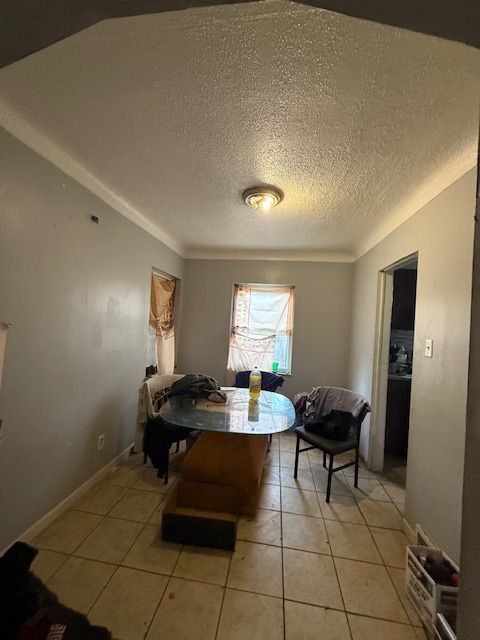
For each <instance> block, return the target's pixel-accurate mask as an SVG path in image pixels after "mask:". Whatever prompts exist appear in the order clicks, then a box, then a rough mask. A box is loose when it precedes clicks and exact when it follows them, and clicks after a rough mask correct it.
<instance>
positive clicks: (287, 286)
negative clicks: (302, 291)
mask: <svg viewBox="0 0 480 640" xmlns="http://www.w3.org/2000/svg"><path fill="white" fill-rule="evenodd" d="M236 287H247V288H250V289H272V288H278V289H291V290H292V293H293V313H292V333H291V335H290V336H288V337H289V338H290V339H289V341H288V362H287V364H288V370H287V369H285V370H284V369H280V368H279V369H278V371H277V373H278V374H279V375H282V376H291V375H293V373H292V365H293V335H294V331H295V302H296V295H295V294H296V287H295V285H294V284H277V283H269V282H263V283H260V282H234V283H233V285H232V295H231V304H230V325H229V333H228V340H229V342H228V351H229V350H230V336H231V335H232V331H233V322H234V314H235V303H236V297H235V291H236ZM228 351H227V359H228Z"/></svg>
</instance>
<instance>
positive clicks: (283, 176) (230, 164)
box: [0, 0, 479, 259]
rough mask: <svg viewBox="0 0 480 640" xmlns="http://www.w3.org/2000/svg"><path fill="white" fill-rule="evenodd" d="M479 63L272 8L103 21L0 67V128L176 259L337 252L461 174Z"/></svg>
mask: <svg viewBox="0 0 480 640" xmlns="http://www.w3.org/2000/svg"><path fill="white" fill-rule="evenodd" d="M478 62H479V52H478V51H475V50H473V49H469V48H467V47H465V46H464V45H460V44H456V43H451V42H447V41H442V40H439V39H434V38H430V37H428V36H423V35H419V34H414V33H409V32H406V31H399V30H396V29H394V28H391V27H385V26H382V25H376V24H372V23H368V22H363V21H360V20H356V19H354V18H348V17H345V16H340V15H337V14H334V13H330V12H327V11H321V10H318V9H313V8H308V7H304V6H301V5H296V4H291V3H287V2H281V1H277V0H275V1H272V2H266V3H258V4H256V3H254V4H247V5H233V6H229V7H215V8H208V9H199V10H189V11H185V12H180V13H171V14H169V13H164V14H158V15H148V16H141V17H135V18H124V19H116V20H109V21H106V22H102V23H99V24H98V25H96V26H94V27H91V28H89V29H87V30H85V31H83V32H81V33H79V34H77V35H74V36H72V37H70V38H67V39H66V40H63V41H62V42H59V43H57V44H55V45H53V46H51V47H49V48H48V49H45V50H43V51H41V52H39V53H36V54H34V55H32V56H30V57H29V58H26V59H24V60H22V61H20V62H18V63H15V64H13V65H11V66H9V67H6V68H5V69H3V70H1V71H0V124H2V125H3V126H4V127H5V128H6V129H7V130H9V131H11V132H12V133H13V134H14V135H16V136H17V137H18V138H20V139H21V140H23V141H24V142H25V143H26V144H28V145H29V146H30V147H32V148H33V149H35V150H36V151H38V152H39V153H41V154H42V155H44V156H45V157H46V158H48V159H49V160H50V161H52V162H53V163H54V164H56V165H57V166H58V167H60V168H61V169H62V170H63V171H65V172H66V173H67V174H69V175H71V176H72V177H74V178H76V179H77V180H78V181H79V182H81V183H82V184H84V185H85V186H86V187H87V188H89V189H90V190H91V191H93V192H94V193H96V194H97V195H99V196H100V197H101V198H103V199H104V200H105V201H107V202H108V203H110V204H112V205H113V206H114V207H115V208H116V209H118V210H119V211H120V212H121V213H123V214H124V215H126V216H127V217H129V218H130V219H132V220H134V221H135V222H137V223H138V224H140V225H141V226H142V227H143V228H145V229H147V230H148V231H150V232H151V233H153V234H154V235H156V236H157V237H159V238H160V239H162V240H164V241H165V242H167V244H169V245H170V246H172V247H173V248H175V249H176V250H177V251H179V252H181V253H182V254H183V255H189V256H213V255H217V256H227V255H229V256H238V257H246V256H251V257H258V256H263V257H298V258H304V259H316V258H322V257H323V258H328V257H330V258H331V259H334V258H345V259H347V258H348V256H350V255H359V254H360V253H362V252H363V251H365V250H366V249H367V248H369V247H370V246H372V245H373V244H374V243H375V242H376V241H378V240H379V239H381V238H382V237H383V236H385V235H386V234H387V233H389V232H390V231H391V230H392V229H393V228H395V227H396V226H397V225H398V224H400V223H401V222H403V221H404V220H405V219H407V218H408V217H409V216H410V215H412V213H414V212H415V211H416V210H418V209H419V208H420V207H421V206H423V205H424V204H425V203H426V202H428V201H429V200H430V199H431V198H432V197H434V196H435V195H437V194H438V193H439V192H440V191H441V190H443V189H444V188H446V187H447V186H448V185H449V184H450V183H451V182H453V181H454V180H456V179H458V178H459V177H460V176H461V175H463V174H464V173H465V172H466V171H467V170H469V169H470V168H471V167H473V166H474V164H475V162H476V140H477V127H478V98H477V96H478V79H479V78H478ZM262 183H269V184H274V185H276V186H278V187H280V188H281V189H282V190H283V191H284V193H285V199H284V201H283V202H282V203H281V204H280V205H279V206H278V207H277V208H276V209H274V210H273V211H271V212H270V213H268V214H260V213H258V212H254V211H252V210H250V209H248V208H247V207H245V206H244V205H243V204H242V201H241V193H242V191H243V190H244V189H245V188H247V187H250V186H254V185H256V184H262Z"/></svg>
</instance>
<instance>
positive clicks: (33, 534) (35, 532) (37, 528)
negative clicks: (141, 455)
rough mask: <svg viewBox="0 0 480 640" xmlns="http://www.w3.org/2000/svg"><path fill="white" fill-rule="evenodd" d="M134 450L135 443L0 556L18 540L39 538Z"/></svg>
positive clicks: (38, 521) (21, 535)
mask: <svg viewBox="0 0 480 640" xmlns="http://www.w3.org/2000/svg"><path fill="white" fill-rule="evenodd" d="M132 448H133V443H132V444H131V445H129V446H128V447H127V448H126V449H125V450H124V451H122V453H120V454H119V455H118V456H116V457H115V458H113V459H112V460H110V462H109V463H108V464H106V465H105V466H104V467H102V468H101V469H100V470H99V471H97V472H96V473H95V474H94V475H93V476H92V477H91V478H89V479H88V480H86V481H85V482H84V483H83V484H81V485H80V486H79V487H78V488H77V489H75V491H74V492H73V493H71V494H70V495H69V496H67V497H66V498H65V499H64V500H62V501H61V502H60V503H59V504H57V506H56V507H54V508H53V509H52V510H51V511H49V512H48V513H47V514H45V515H44V516H43V517H41V518H40V520H37V522H35V523H34V524H32V526H31V527H29V528H28V529H27V530H26V531H24V532H23V533H21V534H20V535H19V536H18V538H16V540H12V542H11V543H10V544H9V545H7V546H6V547H5V549H3V550H2V551H0V556H2V555H3V554H4V553H5V551H6V550H7V549H9V548H10V547H11V546H12V544H14V543H15V542H17V541H18V540H22V542H30V541H31V540H32V539H33V538H35V537H36V536H38V534H39V533H41V532H42V531H43V530H44V529H46V528H47V527H48V526H49V525H50V524H51V523H52V522H53V521H54V520H56V519H57V518H58V517H59V516H61V515H62V513H64V512H65V511H68V509H70V507H71V506H72V505H73V504H74V503H75V502H77V500H79V499H80V498H81V497H82V496H83V495H84V494H85V493H87V491H88V490H89V489H91V488H92V487H93V486H95V485H96V484H97V483H98V482H100V480H102V478H104V477H105V476H106V475H108V474H109V473H110V472H111V471H112V470H113V469H114V468H115V467H116V466H117V465H118V464H119V463H120V462H122V460H125V459H126V458H128V455H129V453H130V451H131V450H132Z"/></svg>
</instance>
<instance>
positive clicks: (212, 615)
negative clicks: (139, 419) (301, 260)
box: [33, 434, 426, 640]
mask: <svg viewBox="0 0 480 640" xmlns="http://www.w3.org/2000/svg"><path fill="white" fill-rule="evenodd" d="M294 446H295V438H294V436H292V435H291V434H284V435H281V436H276V437H275V438H274V441H273V443H272V448H271V451H270V453H269V454H268V460H267V464H266V465H265V469H264V475H263V483H262V487H261V494H260V498H259V509H258V510H257V514H256V516H255V517H254V518H242V519H241V520H240V523H239V529H238V542H237V548H236V551H235V552H234V553H230V552H226V551H218V550H212V549H203V548H197V547H191V546H186V545H185V546H183V545H178V544H170V543H165V542H162V540H161V537H160V525H161V514H162V508H163V505H164V503H165V500H166V496H167V494H168V492H169V491H170V490H171V489H172V487H173V486H174V484H175V480H176V474H175V471H173V473H172V474H171V481H170V483H169V484H168V485H167V486H165V485H164V484H163V482H162V481H159V480H158V479H157V478H156V476H155V472H154V471H153V470H152V469H151V468H149V467H148V466H144V465H143V464H142V459H141V456H139V455H135V456H131V457H130V458H129V460H128V461H127V463H126V464H125V465H123V466H122V467H120V468H118V469H117V470H115V471H114V472H113V473H111V474H110V475H109V476H108V477H107V478H105V479H104V480H103V481H102V482H101V483H99V484H98V485H97V486H96V487H94V488H93V489H92V490H91V491H90V492H89V493H88V494H87V495H85V496H84V497H82V498H81V500H79V501H78V502H77V503H76V504H75V505H74V507H73V508H72V509H71V510H70V511H68V512H67V513H65V514H64V515H62V516H61V517H60V518H59V519H58V520H57V521H55V522H54V523H53V524H52V525H50V527H49V528H48V529H46V530H45V531H43V532H42V533H41V534H40V535H39V536H38V538H37V539H36V540H35V541H34V544H35V545H36V546H37V547H38V548H39V549H40V553H39V555H38V557H37V559H36V560H35V563H34V567H33V569H34V571H36V572H37V574H38V575H39V576H40V577H41V578H42V579H43V580H45V581H46V582H47V583H48V585H49V586H50V588H51V589H52V590H54V591H55V592H56V593H57V594H58V596H59V598H60V599H61V600H62V601H63V602H64V603H65V604H68V605H70V606H72V607H74V608H75V609H77V610H80V611H83V612H85V613H87V614H88V616H89V617H90V619H91V621H92V622H95V623H98V624H102V625H105V626H107V627H108V628H109V629H110V630H111V631H112V634H113V636H114V638H116V639H117V640H143V639H144V638H146V640H314V639H315V640H322V639H325V640H386V639H387V638H388V639H389V640H418V639H420V638H423V639H425V637H426V636H425V635H424V632H423V629H422V628H421V624H420V621H419V619H418V617H417V616H416V613H415V611H414V610H413V608H412V606H411V605H410V603H409V601H408V599H407V598H406V596H405V593H404V589H403V580H404V571H403V558H404V553H405V544H406V538H405V536H404V534H403V533H402V530H401V529H402V519H401V513H402V512H403V502H404V489H403V487H402V486H401V485H400V484H397V485H396V484H395V483H392V482H391V480H388V481H387V480H384V479H382V477H377V476H375V474H372V473H371V472H369V471H367V470H366V469H362V470H361V472H360V473H361V477H360V483H359V488H358V489H355V488H354V487H353V477H352V473H353V469H347V470H346V471H345V472H339V473H338V475H337V477H336V479H335V483H334V485H333V492H334V493H333V495H332V498H331V502H330V504H329V505H327V504H326V502H325V488H326V474H325V472H324V470H323V467H322V458H321V454H320V453H319V452H317V451H312V452H309V453H303V454H301V467H300V473H299V477H298V481H295V480H294V479H293V468H292V465H293V462H294V456H293V451H294ZM183 455H184V454H183V452H180V453H179V454H177V455H175V456H172V459H171V460H172V467H173V468H174V469H175V468H178V465H179V464H180V463H181V460H182V457H183Z"/></svg>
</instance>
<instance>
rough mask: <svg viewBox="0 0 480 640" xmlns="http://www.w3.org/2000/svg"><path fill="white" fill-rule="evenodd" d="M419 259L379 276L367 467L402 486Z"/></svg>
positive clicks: (403, 481)
mask: <svg viewBox="0 0 480 640" xmlns="http://www.w3.org/2000/svg"><path fill="white" fill-rule="evenodd" d="M417 267H418V256H417V255H416V254H415V255H413V256H409V257H408V258H405V259H404V260H401V261H400V262H397V263H395V264H394V265H392V266H390V267H388V268H386V269H384V270H383V271H381V272H380V274H379V302H378V314H377V340H376V358H375V368H374V380H373V382H374V384H373V390H374V392H373V399H372V402H373V415H372V418H373V420H372V430H371V439H370V456H369V457H370V465H371V467H372V468H373V469H374V470H375V471H377V472H383V474H384V475H385V477H386V478H387V479H388V480H390V481H392V482H395V483H399V484H401V485H405V482H406V474H407V459H408V455H407V454H408V434H409V422H410V397H411V387H412V367H413V343H414V330H415V303H416V289H417Z"/></svg>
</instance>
